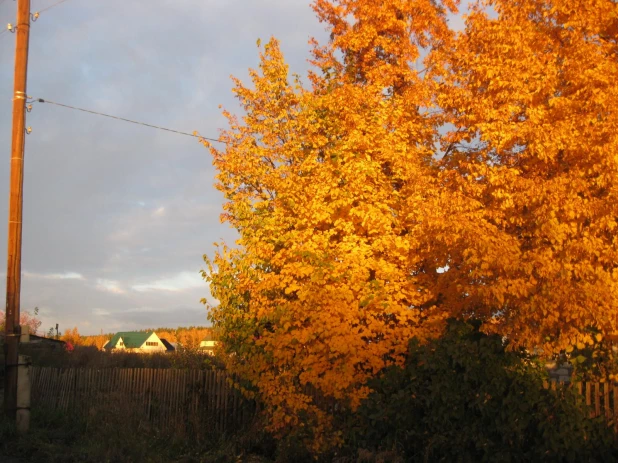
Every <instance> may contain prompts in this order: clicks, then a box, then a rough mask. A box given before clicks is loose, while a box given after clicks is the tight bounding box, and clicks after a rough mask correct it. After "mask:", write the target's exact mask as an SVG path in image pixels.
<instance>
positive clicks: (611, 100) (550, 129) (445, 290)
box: [429, 0, 618, 352]
mask: <svg viewBox="0 0 618 463" xmlns="http://www.w3.org/2000/svg"><path fill="white" fill-rule="evenodd" d="M486 5H490V6H491V7H492V9H493V10H494V11H495V12H496V13H497V17H495V15H493V16H494V17H493V18H492V17H491V16H490V15H488V14H487V13H486V12H485V11H484V10H483V9H482V8H481V7H482V5H477V6H476V7H475V9H474V10H473V11H472V13H471V15H470V17H469V18H468V20H467V27H466V30H465V31H464V32H463V33H462V34H460V35H459V37H458V39H457V40H456V41H455V42H452V46H451V47H443V48H441V49H439V50H434V57H433V59H434V64H435V70H436V71H435V72H436V75H439V76H440V79H435V81H438V82H439V85H437V87H436V91H435V98H436V101H437V104H438V105H439V106H440V107H441V108H443V109H444V114H445V121H446V122H449V123H450V124H452V126H453V127H454V129H453V130H451V131H450V132H449V133H448V134H446V135H445V136H444V138H443V147H444V150H445V153H444V157H443V158H442V161H441V163H440V164H441V166H440V168H441V173H440V182H441V187H442V188H444V195H445V198H446V199H447V201H445V203H446V202H448V203H449V209H450V213H449V214H447V215H446V216H445V220H444V221H442V222H434V224H435V226H433V227H432V230H429V233H430V234H431V235H433V236H434V237H435V238H436V240H435V243H436V245H437V247H436V249H442V250H447V255H446V256H445V257H446V258H447V261H448V271H446V272H444V273H443V274H442V275H441V282H440V286H439V289H438V291H439V293H440V294H441V302H442V304H443V305H444V306H445V307H447V308H448V310H450V311H453V313H455V314H457V315H459V316H464V317H465V316H474V317H477V318H481V319H483V320H485V321H486V325H485V328H486V330H488V331H494V332H498V333H501V334H504V335H506V336H508V338H509V339H510V341H511V343H512V345H521V346H526V347H529V348H531V347H537V346H543V347H544V348H545V351H546V352H556V351H559V350H561V349H565V350H567V351H570V350H572V349H573V348H574V347H579V348H580V349H581V348H583V346H584V345H585V344H592V341H593V339H592V337H591V332H592V331H594V332H596V333H600V335H599V334H597V337H600V336H603V334H607V333H611V332H613V331H615V330H616V322H617V320H616V316H617V309H618V285H617V281H618V268H617V262H618V252H617V250H618V247H617V239H616V232H617V227H616V225H617V222H616V221H617V218H618V201H617V199H618V189H617V188H616V186H617V185H618V157H617V155H616V153H617V152H618V132H617V131H616V127H617V125H616V124H617V122H618V60H617V58H616V57H617V52H618V47H617V42H616V38H617V33H618V6H617V5H616V3H615V2H612V1H610V0H593V1H588V0H586V1H584V0H577V1H566V0H551V1H549V0H545V1H541V0H519V1H517V2H513V1H509V0H495V1H488V2H486ZM591 330H592V331H591Z"/></svg>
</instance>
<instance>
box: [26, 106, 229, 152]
mask: <svg viewBox="0 0 618 463" xmlns="http://www.w3.org/2000/svg"><path fill="white" fill-rule="evenodd" d="M32 100H33V101H31V102H37V103H47V104H51V105H56V106H62V107H63V108H68V109H72V110H75V111H82V112H85V113H90V114H95V115H97V116H104V117H109V118H111V119H117V120H120V121H124V122H130V123H131V124H137V125H143V126H145V127H151V128H153V129H157V130H165V131H166V132H173V133H177V134H180V135H185V136H187V137H194V138H198V139H200V140H209V141H214V142H217V143H223V142H222V141H221V140H219V139H216V138H210V137H204V136H202V135H199V134H198V133H197V132H195V133H189V132H183V131H180V130H174V129H168V128H167V127H161V126H159V125H154V124H147V123H145V122H140V121H135V120H132V119H127V118H124V117H119V116H113V115H111V114H105V113H101V112H98V111H92V110H90V109H84V108H78V107H76V106H71V105H67V104H63V103H57V102H55V101H50V100H47V99H43V98H32Z"/></svg>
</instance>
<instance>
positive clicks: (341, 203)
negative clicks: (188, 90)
mask: <svg viewBox="0 0 618 463" xmlns="http://www.w3.org/2000/svg"><path fill="white" fill-rule="evenodd" d="M487 3H488V4H489V5H491V6H492V8H493V9H494V10H495V11H496V12H497V18H492V17H490V16H488V15H487V14H486V13H485V12H484V11H483V8H482V5H477V6H476V7H474V8H473V9H472V12H471V14H470V15H469V17H468V19H467V23H466V30H465V31H464V32H462V33H460V34H457V35H455V34H454V33H453V32H452V31H450V30H449V29H448V25H447V22H446V16H445V15H446V12H447V11H448V10H451V11H452V10H454V9H455V2H451V1H447V0H445V1H443V2H440V1H435V0H415V1H407V0H406V1H404V0H384V1H382V2H375V1H373V0H330V1H329V0H316V1H315V2H314V4H313V6H314V10H315V11H316V13H317V15H318V17H319V19H320V20H321V21H322V22H324V23H326V24H327V26H328V27H329V29H330V32H331V38H330V40H329V41H328V43H326V44H324V45H320V44H318V43H317V42H315V41H314V43H313V45H314V48H313V60H312V64H313V66H314V71H313V72H312V73H311V74H310V76H309V77H310V81H311V85H310V86H309V87H307V86H303V85H302V83H301V81H300V79H299V78H297V77H295V78H294V79H292V80H290V78H289V75H288V74H289V72H288V67H287V65H286V63H285V60H284V58H283V56H282V53H281V51H280V48H279V44H278V42H277V41H276V40H274V39H272V40H271V41H270V42H269V43H267V44H266V45H264V46H263V48H261V44H258V47H260V69H259V70H251V71H250V76H251V80H252V86H251V87H248V86H245V85H243V84H242V83H241V82H240V80H238V79H235V85H236V87H235V90H234V91H235V93H236V95H237V97H238V99H239V101H240V103H241V105H242V108H243V110H244V112H245V115H244V116H243V118H242V119H241V120H240V119H238V118H237V117H236V116H234V115H232V114H230V113H229V112H225V113H224V114H225V115H226V117H227V118H228V120H229V124H230V129H229V130H227V131H224V132H223V133H222V136H221V139H222V140H223V141H224V143H225V149H222V150H219V149H217V148H215V147H210V149H211V152H212V154H213V157H214V165H215V167H216V168H217V169H218V171H219V174H218V177H217V178H218V185H217V186H218V188H219V189H220V190H221V191H222V192H223V193H224V194H225V196H226V198H227V202H226V204H225V205H224V213H223V214H222V220H224V221H227V222H229V223H230V225H231V226H233V227H235V228H236V229H237V230H238V231H239V234H240V239H239V240H238V242H237V243H236V244H237V246H235V247H234V248H229V247H226V246H220V247H219V250H218V252H217V253H216V254H215V256H214V258H213V259H212V260H209V259H206V260H207V262H208V265H209V268H208V272H205V273H204V276H205V278H206V280H207V281H209V283H210V285H211V291H212V294H213V296H214V297H215V298H216V299H217V300H218V301H219V305H217V306H213V307H209V309H210V317H211V320H212V321H213V323H214V326H215V329H216V334H217V336H218V338H219V339H220V340H221V341H222V344H223V346H224V348H225V349H226V350H227V351H228V353H233V354H234V355H230V356H228V364H229V365H228V367H229V368H230V369H231V370H232V371H233V372H235V373H238V374H239V375H240V376H241V377H242V378H244V379H247V380H249V381H250V382H251V383H252V384H253V386H254V388H255V390H256V391H257V393H258V395H259V397H260V398H261V399H262V400H263V401H265V403H266V404H267V405H268V412H269V414H270V429H271V430H273V431H275V432H280V433H284V432H287V431H288V430H289V429H293V428H294V427H296V426H298V425H300V424H301V423H300V418H299V416H302V415H303V414H304V415H305V416H307V417H308V418H307V419H309V420H312V423H313V425H314V426H313V429H314V430H315V434H316V436H318V437H320V435H321V434H320V433H321V432H323V431H324V430H326V429H328V427H329V423H330V422H329V419H330V418H329V416H328V414H327V413H326V412H325V411H324V409H322V408H321V406H320V403H319V401H315V400H313V397H314V395H312V394H309V393H308V392H307V387H309V385H310V386H311V387H313V388H315V389H316V390H317V391H318V392H319V394H321V395H323V396H325V397H331V398H335V399H339V400H342V401H347V402H348V403H349V405H350V406H351V407H356V406H357V405H358V404H359V402H360V401H361V400H362V399H363V398H364V397H365V396H366V395H367V393H368V389H367V387H366V386H365V384H366V382H367V379H368V378H370V377H372V376H374V375H376V374H377V373H378V372H380V371H381V370H383V369H384V368H385V367H387V366H389V365H392V364H397V363H401V362H403V361H404V359H405V353H406V350H407V343H408V340H409V339H410V338H412V337H413V336H417V337H419V338H420V339H421V341H422V340H423V339H427V338H428V337H432V336H436V335H438V334H439V333H440V331H441V329H442V327H443V325H444V321H445V320H446V319H447V318H449V317H459V318H477V319H480V320H482V321H483V322H484V329H485V330H486V331H491V332H498V333H501V334H503V335H505V336H507V337H508V338H509V340H510V341H511V343H512V345H513V346H525V347H528V348H537V347H542V348H543V349H544V350H545V351H546V352H551V351H557V350H560V349H565V348H572V346H574V345H577V346H579V345H584V344H587V343H592V342H593V339H592V338H591V336H590V335H589V334H587V332H586V331H585V329H586V328H587V327H591V326H592V327H595V328H597V329H598V330H600V331H601V332H602V333H609V332H612V331H614V330H615V329H616V307H617V300H616V297H617V295H618V292H617V288H618V286H617V285H616V279H617V278H618V270H617V269H616V262H618V255H617V242H616V240H615V238H614V236H615V230H616V218H617V217H618V201H617V199H618V198H616V196H617V195H618V193H617V192H618V189H616V187H615V185H616V184H618V183H617V180H618V179H617V175H616V174H617V168H618V157H617V156H616V155H615V153H616V152H618V150H617V149H616V148H618V147H617V135H616V130H615V127H616V126H617V125H616V122H618V121H617V120H616V119H617V117H618V111H617V108H618V105H617V103H618V101H617V98H618V88H616V87H618V64H617V61H616V59H615V56H616V52H617V51H618V50H617V46H616V33H617V18H618V15H617V14H616V8H617V7H616V5H615V4H613V3H612V2H611V1H609V0H595V1H593V2H590V1H587V2H584V1H583V0H579V1H576V2H573V1H569V2H567V1H566V0H554V1H549V0H548V1H545V2H538V1H536V0H522V1H520V2H511V1H508V0H496V1H491V2H487ZM420 47H423V48H424V49H426V50H428V51H429V53H428V55H427V56H426V57H425V58H422V56H421V51H420ZM421 68H423V70H420V69H421ZM447 124H448V125H447ZM446 128H449V130H444V129H446ZM440 129H443V130H440ZM438 142H439V146H440V148H438ZM570 346H571V347H570ZM322 437H323V436H322ZM325 442H326V441H324V440H322V441H321V440H320V439H319V438H318V439H316V445H317V446H319V445H321V444H324V445H325ZM330 443H332V441H331V442H330Z"/></svg>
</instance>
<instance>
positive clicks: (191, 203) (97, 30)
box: [0, 0, 460, 334]
mask: <svg viewBox="0 0 618 463" xmlns="http://www.w3.org/2000/svg"><path fill="white" fill-rule="evenodd" d="M31 1H32V10H33V11H38V10H42V9H44V8H46V7H48V6H50V5H52V4H53V3H56V1H57V0H31ZM8 22H12V23H14V22H15V2H14V1H13V0H0V23H1V24H3V25H5V24H6V23H8ZM454 22H455V23H456V24H457V25H459V23H460V20H459V18H456V19H454ZM325 35H326V34H325V32H324V27H323V26H322V25H321V24H320V23H318V21H317V20H316V19H315V16H314V14H313V11H312V10H311V8H310V6H309V0H130V1H128V0H68V1H66V2H64V3H62V4H60V5H57V6H55V7H54V8H52V9H50V10H48V11H44V12H42V13H41V15H40V18H39V19H38V20H37V21H36V22H35V23H33V24H32V27H31V37H30V55H29V56H30V57H29V71H28V94H29V95H31V96H33V97H37V98H44V99H49V100H51V101H56V102H59V103H63V104H68V105H73V106H78V107H82V108H87V109H92V110H95V111H100V112H104V113H108V114H113V115H117V116H120V117H125V118H129V119H136V120H139V121H143V122H146V123H150V124H156V125H161V126H164V127H169V128H173V129H177V130H181V131H187V132H192V131H194V130H197V131H199V132H200V133H201V134H202V135H205V136H212V137H217V134H218V130H219V129H220V128H222V127H225V120H224V119H223V117H222V116H221V111H220V109H219V108H218V105H219V104H222V105H223V106H224V107H227V108H229V109H232V110H235V109H236V108H237V105H236V102H235V100H234V99H233V96H232V93H231V87H232V84H231V81H230V78H229V77H230V75H235V76H237V77H239V78H241V79H242V80H244V81H247V69H248V68H249V67H255V66H256V65H257V51H256V40H257V39H258V38H261V39H262V41H266V40H268V38H269V37H270V36H275V37H277V38H278V39H280V40H281V42H282V49H283V51H284V53H285V55H286V57H287V60H288V62H289V63H290V66H291V69H292V70H293V71H294V72H299V73H301V74H304V73H305V71H306V70H307V63H306V59H307V57H308V56H309V54H308V51H309V46H308V44H307V42H308V40H309V38H310V37H312V36H313V37H316V38H318V39H324V38H325ZM14 40H15V36H14V35H13V34H11V33H8V32H7V33H4V34H2V35H0V102H3V103H4V109H1V108H0V147H3V148H0V152H3V153H4V159H5V162H0V193H1V194H2V195H4V200H3V201H0V220H6V219H5V218H6V217H7V215H8V188H9V187H8V180H9V157H10V135H11V98H12V95H11V93H12V88H13V78H12V75H13V53H14V46H15V42H14ZM34 106H35V107H34V110H33V111H32V112H31V113H29V114H28V118H27V125H28V126H31V127H32V134H30V135H28V136H27V139H26V155H25V156H26V164H25V174H24V217H23V258H22V272H23V278H22V310H31V309H32V308H34V307H35V306H38V307H39V309H40V315H41V317H42V320H43V326H42V328H44V329H47V328H49V327H51V326H52V325H55V324H56V323H58V324H59V325H60V329H61V330H63V329H66V328H69V327H73V326H77V327H78V328H79V330H80V332H81V333H82V334H95V333H98V332H100V330H103V331H104V332H113V331H117V330H119V329H123V330H129V329H136V328H146V327H158V326H167V327H175V326H187V325H206V324H207V319H206V310H205V308H204V306H203V305H202V304H200V302H199V301H200V299H201V298H202V297H210V293H209V290H208V287H207V285H206V283H204V282H203V280H202V279H201V277H200V275H199V270H200V269H202V268H204V265H203V260H202V255H203V254H209V255H212V253H213V250H214V246H213V243H214V242H215V241H220V240H225V241H227V242H233V241H234V239H235V234H234V231H233V230H231V229H229V228H228V226H227V225H221V224H220V222H219V214H220V212H221V204H222V196H221V195H220V193H219V192H217V191H216V190H215V189H214V187H213V182H214V175H215V171H214V168H213V167H212V163H211V158H210V154H209V152H208V151H207V150H206V149H205V148H204V147H202V146H201V145H200V144H199V143H198V142H197V140H196V139H194V138H190V137H185V136H181V135H177V134H172V133H167V132H162V131H157V130H154V129H150V128H147V127H140V126H136V125H132V124H128V123H124V122H119V121H116V120H112V119H107V118H103V117H98V116H93V115H89V114H85V113H80V112H77V111H71V110H68V109H65V108H61V107H57V106H51V105H45V104H35V105H34ZM3 218H4V219H3ZM0 262H2V265H3V267H2V275H1V278H0V280H1V281H2V283H1V291H2V292H1V294H2V297H4V291H5V284H6V282H5V278H6V277H5V275H6V274H5V273H4V270H5V264H4V262H6V225H4V226H0Z"/></svg>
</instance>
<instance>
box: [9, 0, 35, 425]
mask: <svg viewBox="0 0 618 463" xmlns="http://www.w3.org/2000/svg"><path fill="white" fill-rule="evenodd" d="M15 33H16V34H17V37H16V46H15V77H14V80H15V83H14V93H13V139H12V142H11V182H10V185H11V186H10V192H9V233H8V254H7V270H6V324H5V338H4V361H5V368H6V370H5V371H6V373H5V383H4V410H5V412H6V413H7V415H8V416H9V417H10V418H13V419H15V415H16V411H17V363H18V349H19V335H20V333H21V328H20V326H19V315H20V314H19V312H20V310H19V309H20V306H19V303H20V292H21V220H22V204H23V183H24V181H23V180H24V144H25V141H26V140H25V138H26V78H27V73H28V43H29V39H30V0H17V31H16V32H15Z"/></svg>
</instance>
